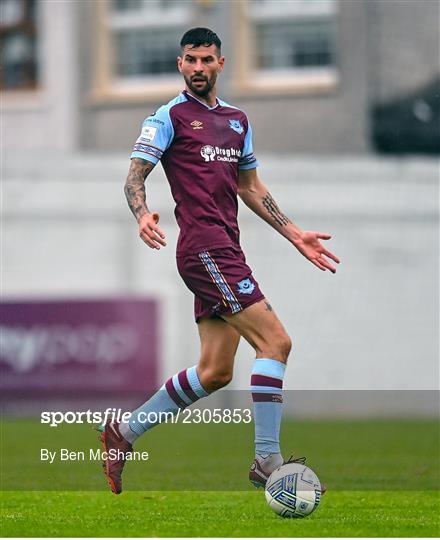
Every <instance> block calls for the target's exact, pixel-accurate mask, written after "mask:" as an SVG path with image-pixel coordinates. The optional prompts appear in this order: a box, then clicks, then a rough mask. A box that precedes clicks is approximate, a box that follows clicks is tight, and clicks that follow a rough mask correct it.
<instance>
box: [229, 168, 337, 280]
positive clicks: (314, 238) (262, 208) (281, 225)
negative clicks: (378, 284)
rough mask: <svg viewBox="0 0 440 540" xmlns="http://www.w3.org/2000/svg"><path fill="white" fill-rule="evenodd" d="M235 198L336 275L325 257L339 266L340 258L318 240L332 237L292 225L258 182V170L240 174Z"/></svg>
mask: <svg viewBox="0 0 440 540" xmlns="http://www.w3.org/2000/svg"><path fill="white" fill-rule="evenodd" d="M238 195H239V196H240V198H241V200H242V201H243V202H244V203H245V204H246V206H248V207H249V208H250V209H251V210H252V211H253V212H255V213H256V214H257V215H258V216H259V217H260V218H262V219H264V221H266V222H267V223H269V225H271V226H272V227H273V228H274V229H275V230H276V231H278V232H279V233H280V234H281V235H283V236H284V237H285V238H287V240H289V242H291V243H292V244H293V245H294V246H295V247H296V249H297V250H298V251H299V252H300V253H302V255H304V257H306V258H307V259H309V261H310V262H312V263H313V264H314V265H315V266H317V267H318V268H320V269H321V270H330V271H331V272H333V273H335V272H336V268H335V267H334V266H333V265H332V264H331V263H330V262H329V261H328V260H327V258H328V259H332V260H333V261H334V262H336V263H339V259H338V258H337V257H336V256H335V255H333V253H331V252H330V251H327V250H326V249H325V248H324V246H322V244H321V242H320V241H319V240H329V239H330V238H331V236H330V235H329V234H324V233H320V232H316V231H303V230H301V229H300V228H299V227H298V226H297V225H295V224H294V223H292V221H291V220H290V219H289V218H288V217H287V216H285V215H284V214H283V212H282V211H281V210H280V208H279V206H278V204H277V203H276V201H275V200H274V198H273V197H272V195H271V194H270V193H269V191H268V189H267V187H266V186H265V185H264V184H263V182H262V181H261V180H260V179H259V177H258V175H257V169H249V170H242V171H239V175H238ZM326 257H327V258H326Z"/></svg>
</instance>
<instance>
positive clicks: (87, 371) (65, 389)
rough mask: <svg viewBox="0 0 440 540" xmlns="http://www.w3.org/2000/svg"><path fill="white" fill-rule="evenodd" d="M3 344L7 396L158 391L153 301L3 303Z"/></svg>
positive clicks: (1, 385)
mask: <svg viewBox="0 0 440 540" xmlns="http://www.w3.org/2000/svg"><path fill="white" fill-rule="evenodd" d="M0 339H1V347H0V390H1V391H2V393H3V395H8V396H17V397H23V396H25V395H26V393H30V394H32V395H34V396H35V395H36V394H37V395H38V394H39V393H42V394H46V395H47V393H48V392H52V393H56V394H58V395H66V396H68V395H72V394H75V395H80V394H91V393H93V394H96V395H99V394H108V393H110V392H115V393H117V392H136V391H141V392H147V393H148V392H150V391H152V390H154V389H155V387H156V384H157V378H158V349H159V348H158V306H157V302H156V301H154V300H151V299H145V300H134V299H112V300H94V301H80V300H72V301H67V300H65V301H45V302H4V303H2V306H1V313H0Z"/></svg>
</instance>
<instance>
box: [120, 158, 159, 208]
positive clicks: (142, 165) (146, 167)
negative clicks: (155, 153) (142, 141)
mask: <svg viewBox="0 0 440 540" xmlns="http://www.w3.org/2000/svg"><path fill="white" fill-rule="evenodd" d="M153 167H154V165H153V163H150V162H149V161H146V160H144V159H139V158H134V159H132V160H131V164H130V170H129V171H128V176H127V180H126V182H125V186H124V193H125V197H126V198H127V202H128V206H129V207H130V210H131V211H132V213H133V215H134V217H135V218H136V219H139V218H140V217H141V216H143V215H144V214H146V213H147V212H148V208H147V205H146V202H145V179H146V177H147V176H148V174H149V173H150V172H151V171H152V170H153Z"/></svg>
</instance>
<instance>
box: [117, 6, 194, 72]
mask: <svg viewBox="0 0 440 540" xmlns="http://www.w3.org/2000/svg"><path fill="white" fill-rule="evenodd" d="M190 7H191V4H190V3H188V2H182V1H181V0H113V2H112V9H111V13H110V18H109V25H110V32H111V45H112V49H113V51H114V55H113V58H114V60H113V62H114V63H113V69H112V72H113V76H114V77H115V78H116V79H120V80H125V81H129V80H136V79H138V80H139V79H142V78H143V79H145V78H148V77H152V76H153V77H154V78H155V79H156V78H157V77H170V76H177V68H176V57H177V56H178V54H179V42H180V38H181V37H182V35H183V33H184V32H185V30H186V29H187V26H188V23H189V21H190V14H191V12H190V9H189V8H190Z"/></svg>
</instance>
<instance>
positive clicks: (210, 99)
mask: <svg viewBox="0 0 440 540" xmlns="http://www.w3.org/2000/svg"><path fill="white" fill-rule="evenodd" d="M185 90H186V92H187V93H188V94H189V95H190V96H192V97H193V98H195V99H197V100H199V101H201V102H202V103H205V105H208V107H215V106H216V105H217V93H216V91H215V89H214V88H213V89H212V90H211V92H209V94H207V95H206V96H198V95H197V94H195V93H194V92H192V91H191V90H190V89H189V88H188V87H187V86H186V87H185Z"/></svg>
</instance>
